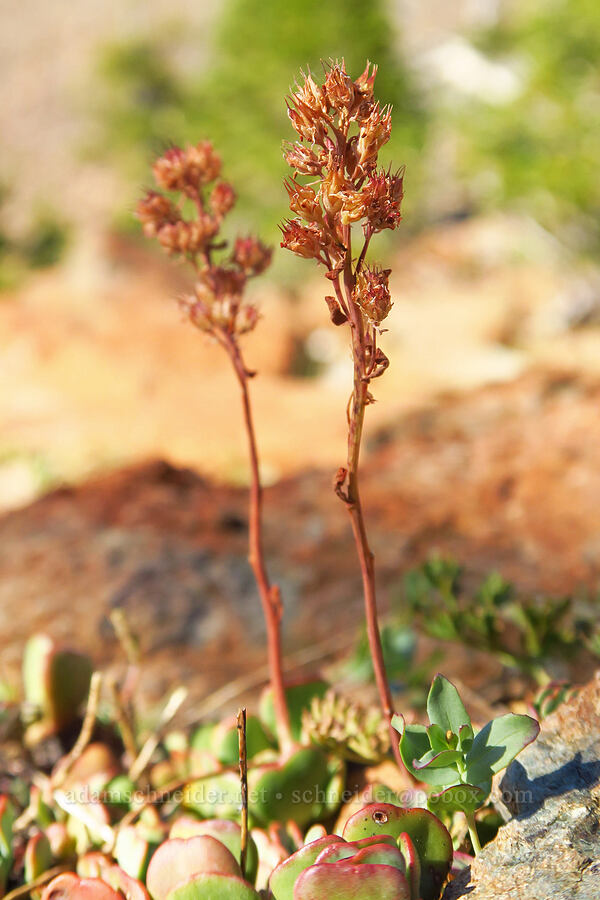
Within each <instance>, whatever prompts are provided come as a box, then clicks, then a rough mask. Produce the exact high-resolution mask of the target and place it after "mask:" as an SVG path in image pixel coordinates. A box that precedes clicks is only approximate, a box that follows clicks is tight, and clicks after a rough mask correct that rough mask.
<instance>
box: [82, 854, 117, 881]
mask: <svg viewBox="0 0 600 900" xmlns="http://www.w3.org/2000/svg"><path fill="white" fill-rule="evenodd" d="M112 865H113V861H112V859H111V858H110V856H107V855H106V853H100V851H99V850H91V851H90V852H89V853H84V854H83V855H82V856H80V857H79V859H78V860H77V867H76V868H77V874H78V875H79V877H80V878H101V876H102V872H103V871H104V869H106V868H107V867H108V866H112Z"/></svg>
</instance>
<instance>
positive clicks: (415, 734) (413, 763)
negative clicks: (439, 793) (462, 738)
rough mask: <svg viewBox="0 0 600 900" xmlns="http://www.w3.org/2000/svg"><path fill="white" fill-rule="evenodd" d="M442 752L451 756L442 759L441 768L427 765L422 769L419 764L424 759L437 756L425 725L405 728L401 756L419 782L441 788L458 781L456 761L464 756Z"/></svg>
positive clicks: (401, 740)
mask: <svg viewBox="0 0 600 900" xmlns="http://www.w3.org/2000/svg"><path fill="white" fill-rule="evenodd" d="M441 752H442V753H448V754H450V756H449V757H446V758H445V759H442V761H441V763H440V765H439V767H435V766H430V765H428V763H425V767H423V768H421V767H420V765H419V764H420V762H421V761H422V760H423V759H428V758H429V759H431V757H433V758H435V756H436V755H437V754H436V752H435V751H432V750H431V744H430V740H429V735H428V734H427V729H426V728H425V726H424V725H406V726H405V728H404V732H403V734H402V737H401V738H400V755H401V757H402V760H403V762H404V765H405V766H406V768H407V769H408V771H409V772H410V773H411V775H414V776H415V778H418V780H419V781H424V782H426V783H427V784H431V785H434V786H440V787H442V786H445V785H449V784H454V783H455V782H456V781H458V778H459V775H458V769H457V767H456V764H455V761H456V759H461V758H462V754H460V753H458V754H457V753H456V751H453V750H447V751H441Z"/></svg>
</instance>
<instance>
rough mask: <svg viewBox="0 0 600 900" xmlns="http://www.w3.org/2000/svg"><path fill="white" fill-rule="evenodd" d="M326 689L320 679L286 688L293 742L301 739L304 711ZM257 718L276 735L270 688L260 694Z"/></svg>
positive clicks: (326, 686)
mask: <svg viewBox="0 0 600 900" xmlns="http://www.w3.org/2000/svg"><path fill="white" fill-rule="evenodd" d="M328 689H329V685H328V683H327V682H326V681H323V679H321V678H317V679H312V680H308V681H306V680H304V681H299V682H297V683H295V684H291V685H288V686H287V687H286V689H285V698H286V701H287V706H288V710H289V714H290V728H291V733H292V737H293V739H294V740H295V741H299V740H300V739H301V737H302V717H303V715H304V712H305V710H307V709H308V708H309V707H310V705H311V703H312V702H313V700H314V699H315V698H318V697H324V696H325V694H326V693H327V691H328ZM259 716H260V719H261V721H262V722H264V724H265V725H266V727H267V728H268V729H269V731H270V732H271V733H272V734H276V733H277V730H276V725H277V722H276V716H275V705H274V703H273V691H272V689H271V688H270V687H268V688H265V690H264V691H263V692H262V694H261V698H260V704H259Z"/></svg>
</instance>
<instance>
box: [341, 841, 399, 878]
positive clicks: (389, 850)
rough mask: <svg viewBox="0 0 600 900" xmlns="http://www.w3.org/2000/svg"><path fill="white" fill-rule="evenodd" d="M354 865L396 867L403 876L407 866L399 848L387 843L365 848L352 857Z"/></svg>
mask: <svg viewBox="0 0 600 900" xmlns="http://www.w3.org/2000/svg"><path fill="white" fill-rule="evenodd" d="M351 861H352V863H353V864H354V865H355V866H358V865H365V864H370V865H377V866H394V868H396V869H399V870H400V871H401V872H402V873H403V874H405V873H406V864H405V862H404V857H403V855H402V853H401V852H400V850H398V848H397V847H391V846H390V845H389V844H387V843H380V844H371V846H370V847H363V848H362V850H359V851H358V852H357V853H355V854H354V856H353V857H352V860H351Z"/></svg>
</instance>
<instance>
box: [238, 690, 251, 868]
mask: <svg viewBox="0 0 600 900" xmlns="http://www.w3.org/2000/svg"><path fill="white" fill-rule="evenodd" d="M237 727H238V755H239V761H240V787H241V793H242V809H241V821H240V869H241V870H242V878H245V877H246V858H247V855H248V754H247V748H246V709H245V707H244V708H243V709H240V711H239V712H238V716H237Z"/></svg>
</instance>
